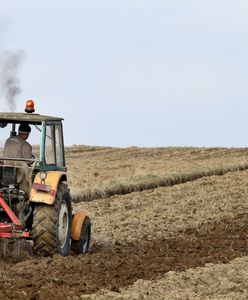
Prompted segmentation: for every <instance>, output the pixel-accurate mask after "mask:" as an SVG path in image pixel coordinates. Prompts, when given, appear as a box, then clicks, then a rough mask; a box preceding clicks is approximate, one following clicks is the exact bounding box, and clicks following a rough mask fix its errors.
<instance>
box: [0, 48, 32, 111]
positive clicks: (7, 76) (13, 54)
mask: <svg viewBox="0 0 248 300" xmlns="http://www.w3.org/2000/svg"><path fill="white" fill-rule="evenodd" d="M25 56H26V55H25V51H24V50H18V51H5V52H1V53H0V94H1V98H3V99H4V100H5V102H6V103H7V105H8V107H9V109H10V111H12V112H13V111H15V110H16V98H17V97H18V95H19V94H20V93H21V91H22V90H21V87H20V79H19V76H18V72H19V68H20V65H21V63H22V62H23V60H24V59H25Z"/></svg>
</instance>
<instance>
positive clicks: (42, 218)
mask: <svg viewBox="0 0 248 300" xmlns="http://www.w3.org/2000/svg"><path fill="white" fill-rule="evenodd" d="M71 220H72V208H71V198H70V193H69V190H68V188H67V185H65V184H64V183H60V184H59V186H58V190H57V195H56V200H55V203H54V205H47V204H44V203H37V204H35V207H34V212H33V226H32V236H33V241H34V251H35V253H37V254H41V255H51V254H54V253H59V254H61V255H67V254H68V253H69V251H70V238H71Z"/></svg>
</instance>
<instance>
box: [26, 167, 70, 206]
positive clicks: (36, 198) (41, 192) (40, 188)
mask: <svg viewBox="0 0 248 300" xmlns="http://www.w3.org/2000/svg"><path fill="white" fill-rule="evenodd" d="M46 174H47V177H46V179H45V180H44V181H43V182H42V180H41V178H40V172H39V173H37V174H36V175H35V178H34V182H33V184H32V187H31V192H30V197H29V201H30V202H38V203H46V204H49V205H53V203H54V201H55V198H56V194H57V189H58V185H59V182H60V181H66V173H65V172H62V171H47V172H46Z"/></svg>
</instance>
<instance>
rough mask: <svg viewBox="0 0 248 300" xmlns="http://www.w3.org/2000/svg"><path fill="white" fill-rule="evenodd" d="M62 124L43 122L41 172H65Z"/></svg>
mask: <svg viewBox="0 0 248 300" xmlns="http://www.w3.org/2000/svg"><path fill="white" fill-rule="evenodd" d="M65 169H66V168H65V153H64V141H63V128H62V122H59V121H58V122H43V126H42V145H41V170H44V171H54V170H57V171H65Z"/></svg>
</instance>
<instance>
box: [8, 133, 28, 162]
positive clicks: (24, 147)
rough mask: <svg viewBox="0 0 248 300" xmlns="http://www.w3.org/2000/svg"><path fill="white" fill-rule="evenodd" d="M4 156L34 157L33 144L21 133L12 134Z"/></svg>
mask: <svg viewBox="0 0 248 300" xmlns="http://www.w3.org/2000/svg"><path fill="white" fill-rule="evenodd" d="M3 156H4V157H6V158H7V157H8V158H27V159H31V158H32V146H31V145H30V144H29V143H28V142H27V141H25V140H23V139H22V138H21V137H20V136H19V135H16V136H11V137H10V138H8V139H7V141H6V143H5V145H4V150H3Z"/></svg>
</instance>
